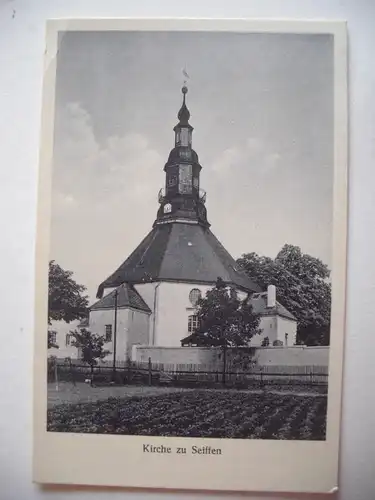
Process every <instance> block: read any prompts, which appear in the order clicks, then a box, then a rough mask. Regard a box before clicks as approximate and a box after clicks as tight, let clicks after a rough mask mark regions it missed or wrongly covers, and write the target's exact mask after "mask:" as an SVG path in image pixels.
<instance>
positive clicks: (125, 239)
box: [50, 32, 333, 301]
mask: <svg viewBox="0 0 375 500" xmlns="http://www.w3.org/2000/svg"><path fill="white" fill-rule="evenodd" d="M183 68H186V70H187V72H188V74H189V76H190V78H189V81H188V89H189V91H188V94H187V105H188V108H189V110H190V113H191V118H190V123H191V125H192V126H193V127H194V132H193V148H194V149H195V151H196V152H197V153H198V155H199V160H200V164H201V165H202V171H201V187H202V188H203V189H205V190H206V191H207V202H206V206H207V212H208V219H209V222H210V223H211V230H212V232H213V233H214V234H215V236H217V237H218V239H219V240H220V241H221V242H222V243H223V245H224V246H225V247H226V248H227V250H228V251H229V252H230V253H231V254H232V256H233V257H234V258H238V257H240V256H241V255H242V254H243V253H248V252H257V253H258V254H260V255H267V256H269V257H275V256H276V254H277V253H278V251H279V250H280V249H281V248H282V246H283V245H284V244H285V243H289V244H293V245H298V246H300V247H301V249H302V251H303V252H305V253H309V254H310V255H313V256H314V257H318V258H320V259H322V260H323V262H325V263H326V264H327V265H328V266H330V264H331V228H332V189H333V40H332V38H331V37H330V36H329V35H288V34H240V33H212V32H211V33H204V32H201V33H199V32H195V33H189V32H169V33H168V32H65V33H62V34H61V35H60V41H59V50H58V54H57V74H56V97H55V124H54V154H53V181H52V182H53V186H52V218H51V248H50V258H51V259H54V260H56V262H57V263H59V264H60V265H61V266H62V267H64V268H65V269H69V270H71V271H73V273H74V277H75V279H76V280H77V281H78V282H79V283H81V284H83V285H85V286H86V287H87V291H88V295H89V297H90V300H91V301H93V300H94V298H95V295H96V291H97V287H98V286H99V284H100V283H101V282H102V281H103V280H104V279H105V278H107V276H108V275H110V274H111V273H112V272H113V271H114V270H115V269H116V268H117V267H118V266H119V265H120V264H121V263H122V262H123V261H124V260H125V259H126V258H127V257H128V255H129V254H130V253H131V252H132V251H133V250H134V249H135V247H136V246H137V245H138V244H139V243H140V241H141V240H142V239H143V237H144V236H145V235H146V234H147V233H148V232H149V231H150V230H151V227H152V224H153V222H154V220H155V217H156V212H157V209H158V201H157V194H158V191H159V189H160V188H161V187H163V186H164V183H165V177H164V175H165V173H164V171H163V167H164V164H165V163H166V161H167V158H168V155H169V152H170V150H171V149H172V148H173V145H174V133H173V127H174V126H175V125H176V124H177V121H178V120H177V113H178V110H179V108H180V106H181V102H182V94H181V87H182V85H183V80H184V77H183V75H182V70H183Z"/></svg>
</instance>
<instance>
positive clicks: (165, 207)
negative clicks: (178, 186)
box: [164, 203, 172, 214]
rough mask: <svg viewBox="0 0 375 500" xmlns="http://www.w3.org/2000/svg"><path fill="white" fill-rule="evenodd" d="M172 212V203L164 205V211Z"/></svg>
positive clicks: (166, 212)
mask: <svg viewBox="0 0 375 500" xmlns="http://www.w3.org/2000/svg"><path fill="white" fill-rule="evenodd" d="M171 212H172V205H171V204H170V203H167V204H166V205H164V213H165V214H170V213H171Z"/></svg>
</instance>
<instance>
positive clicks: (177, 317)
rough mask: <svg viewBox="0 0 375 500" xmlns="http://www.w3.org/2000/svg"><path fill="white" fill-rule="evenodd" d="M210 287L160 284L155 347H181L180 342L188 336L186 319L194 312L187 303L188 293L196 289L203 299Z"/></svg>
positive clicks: (189, 284) (191, 284)
mask: <svg viewBox="0 0 375 500" xmlns="http://www.w3.org/2000/svg"><path fill="white" fill-rule="evenodd" d="M212 287H213V285H211V286H209V285H196V284H193V283H165V282H163V283H161V285H160V287H159V290H158V306H157V314H156V318H155V326H156V328H155V345H158V346H169V347H180V346H181V340H182V339H183V338H185V337H187V336H188V335H189V332H188V318H189V316H190V315H194V312H195V309H194V307H193V306H192V304H191V303H190V301H189V293H190V291H191V290H192V289H193V288H198V289H199V290H200V291H201V292H202V296H203V297H204V296H205V294H206V292H207V291H208V290H210V289H211V288H212Z"/></svg>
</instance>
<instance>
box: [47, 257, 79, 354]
mask: <svg viewBox="0 0 375 500" xmlns="http://www.w3.org/2000/svg"><path fill="white" fill-rule="evenodd" d="M72 276H73V272H72V271H65V270H64V269H63V268H62V267H60V266H59V265H58V264H56V262H55V261H54V260H51V261H50V263H49V273H48V325H51V323H52V321H65V322H66V323H71V322H72V321H74V320H77V319H82V318H84V317H85V316H86V315H87V307H88V298H87V296H85V295H83V293H84V292H85V290H86V287H84V286H83V285H79V284H78V283H76V282H75V281H74V279H73V278H72ZM53 337H54V331H52V330H49V331H48V348H50V347H58V346H57V345H56V343H54V342H53V341H52V339H53Z"/></svg>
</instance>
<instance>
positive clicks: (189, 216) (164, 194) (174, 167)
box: [155, 86, 209, 227]
mask: <svg viewBox="0 0 375 500" xmlns="http://www.w3.org/2000/svg"><path fill="white" fill-rule="evenodd" d="M187 92H188V89H187V87H185V86H184V87H183V88H182V94H183V102H182V106H181V109H180V111H179V112H178V115H177V116H178V119H179V122H178V124H177V125H176V126H175V127H174V129H173V130H174V133H175V147H174V148H173V149H172V151H171V152H170V154H169V158H168V161H167V163H166V164H165V166H164V171H165V173H166V175H165V187H164V188H163V189H161V190H160V192H159V203H160V208H159V210H158V214H157V220H156V221H155V224H163V223H169V222H173V221H175V222H178V221H184V222H189V221H191V222H196V223H199V224H201V225H203V226H206V227H209V224H208V222H207V212H206V207H205V201H206V193H205V191H203V190H202V189H200V182H199V176H200V171H201V169H202V167H201V166H200V164H199V159H198V155H197V153H196V152H195V151H194V149H193V148H192V135H193V130H194V129H193V127H192V126H191V125H190V123H189V119H190V112H189V110H188V108H187V106H186V94H187Z"/></svg>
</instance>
